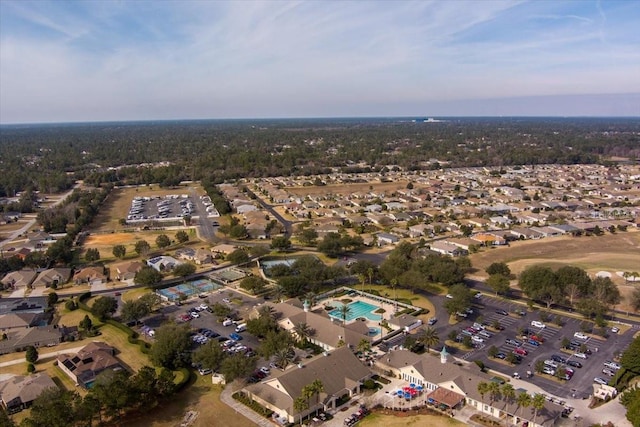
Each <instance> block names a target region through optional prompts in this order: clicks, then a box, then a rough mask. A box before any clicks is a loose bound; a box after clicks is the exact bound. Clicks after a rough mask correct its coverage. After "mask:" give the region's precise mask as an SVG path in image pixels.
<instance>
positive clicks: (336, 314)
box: [329, 301, 382, 322]
mask: <svg viewBox="0 0 640 427" xmlns="http://www.w3.org/2000/svg"><path fill="white" fill-rule="evenodd" d="M347 307H349V312H348V313H347V315H346V318H345V320H346V321H347V322H349V321H351V320H353V319H357V318H358V317H366V318H367V319H369V320H376V321H380V320H382V316H381V315H379V314H374V313H373V311H375V310H377V309H378V307H376V306H375V305H373V304H369V303H367V302H364V301H354V302H352V303H350V304H347ZM329 316H331V317H333V318H334V319H338V320H342V313H341V309H340V307H338V308H334V309H333V310H331V311H330V312H329Z"/></svg>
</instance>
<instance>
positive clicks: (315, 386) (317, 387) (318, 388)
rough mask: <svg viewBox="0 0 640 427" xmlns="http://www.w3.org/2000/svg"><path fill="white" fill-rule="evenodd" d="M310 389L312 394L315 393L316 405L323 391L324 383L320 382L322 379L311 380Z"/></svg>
mask: <svg viewBox="0 0 640 427" xmlns="http://www.w3.org/2000/svg"><path fill="white" fill-rule="evenodd" d="M311 391H312V395H314V394H315V395H316V406H317V405H318V403H319V401H320V393H322V392H323V391H324V384H322V381H320V380H319V379H315V380H313V382H312V383H311ZM316 412H317V408H316Z"/></svg>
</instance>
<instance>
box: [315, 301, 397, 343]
mask: <svg viewBox="0 0 640 427" xmlns="http://www.w3.org/2000/svg"><path fill="white" fill-rule="evenodd" d="M343 299H350V300H351V302H349V304H351V303H354V302H356V301H362V302H364V303H367V304H371V305H373V306H375V307H376V308H375V309H374V310H373V314H376V315H379V316H381V317H382V320H387V321H388V320H389V319H390V318H391V317H392V316H393V315H394V314H395V313H396V310H395V304H393V303H390V302H382V301H379V300H374V299H373V298H370V297H367V296H364V295H360V294H357V295H342V296H340V297H329V298H327V299H325V300H323V301H322V302H321V303H320V304H316V305H315V306H314V307H313V309H314V310H315V309H317V308H324V306H326V305H331V306H334V307H338V306H340V305H343V304H344V303H343V302H342V301H341V300H343ZM334 302H335V303H337V304H334ZM378 308H382V309H383V310H384V313H376V312H375V311H376V310H377V309H378ZM400 310H402V307H398V311H400ZM327 314H328V313H327ZM360 317H362V316H359V317H356V318H355V319H353V320H347V322H346V323H347V324H351V323H353V322H356V321H358V320H357V319H359V318H360ZM365 319H366V320H365V322H366V324H367V326H368V327H370V328H381V329H383V333H384V334H385V335H387V334H388V333H389V332H388V331H387V330H386V329H384V328H382V327H381V326H380V322H381V321H382V320H370V319H367V318H366V317H365Z"/></svg>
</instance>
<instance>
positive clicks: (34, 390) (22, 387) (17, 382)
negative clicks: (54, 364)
mask: <svg viewBox="0 0 640 427" xmlns="http://www.w3.org/2000/svg"><path fill="white" fill-rule="evenodd" d="M49 388H57V386H56V384H55V383H54V382H53V380H52V379H51V378H50V377H49V376H48V375H47V374H46V373H44V372H38V373H37V374H32V375H27V376H23V375H16V376H14V377H11V378H9V379H7V380H4V381H0V404H1V405H2V407H3V408H4V409H6V410H7V412H9V413H14V412H17V411H21V410H23V409H25V408H28V407H29V406H31V403H32V402H33V401H34V400H36V398H37V397H38V396H40V395H41V394H42V393H43V392H44V391H45V390H47V389H49Z"/></svg>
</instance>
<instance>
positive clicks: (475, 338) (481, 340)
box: [471, 335, 484, 344]
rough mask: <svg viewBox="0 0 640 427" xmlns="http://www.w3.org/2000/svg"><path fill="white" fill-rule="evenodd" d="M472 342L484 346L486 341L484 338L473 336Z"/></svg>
mask: <svg viewBox="0 0 640 427" xmlns="http://www.w3.org/2000/svg"><path fill="white" fill-rule="evenodd" d="M471 341H473V342H475V343H478V344H482V343H483V342H484V340H483V339H482V338H480V337H479V336H477V335H474V336H472V337H471Z"/></svg>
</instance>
